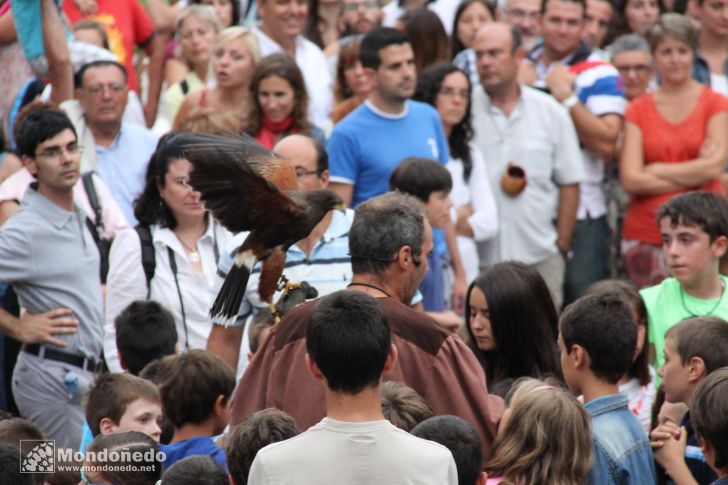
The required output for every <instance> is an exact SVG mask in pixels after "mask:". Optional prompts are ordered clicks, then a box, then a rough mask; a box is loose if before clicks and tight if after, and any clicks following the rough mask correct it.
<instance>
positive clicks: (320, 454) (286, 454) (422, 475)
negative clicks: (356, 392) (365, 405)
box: [248, 418, 458, 485]
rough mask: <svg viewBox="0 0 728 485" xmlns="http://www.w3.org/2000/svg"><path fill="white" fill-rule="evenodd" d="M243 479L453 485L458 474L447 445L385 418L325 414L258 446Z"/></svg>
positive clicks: (304, 484)
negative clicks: (303, 427)
mask: <svg viewBox="0 0 728 485" xmlns="http://www.w3.org/2000/svg"><path fill="white" fill-rule="evenodd" d="M248 483H249V484H250V485H263V484H265V485H273V484H281V485H282V484H291V483H295V484H296V485H321V484H327V483H342V484H344V483H346V484H349V485H351V484H372V485H374V484H376V485H381V484H394V483H397V484H419V485H429V484H432V485H456V484H457V483H458V474H457V469H456V468H455V460H454V459H453V457H452V453H450V450H448V449H447V448H445V447H444V446H442V445H440V444H438V443H435V442H432V441H426V440H423V439H420V438H416V437H414V436H412V435H411V434H409V433H407V432H406V431H403V430H401V429H399V428H396V427H395V426H393V425H392V424H391V423H390V422H389V421H370V422H365V423H349V422H343V421H336V420H333V419H330V418H324V419H322V420H321V421H320V422H319V423H318V424H316V425H314V426H312V427H311V428H309V429H308V431H306V432H304V433H301V434H300V435H298V436H296V437H295V438H291V439H289V440H286V441H281V442H279V443H273V444H272V445H268V446H266V447H265V448H263V449H262V450H260V451H259V452H258V454H257V455H256V457H255V460H254V461H253V465H252V467H251V469H250V475H249V476H248Z"/></svg>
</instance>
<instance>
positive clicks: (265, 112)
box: [248, 53, 323, 149]
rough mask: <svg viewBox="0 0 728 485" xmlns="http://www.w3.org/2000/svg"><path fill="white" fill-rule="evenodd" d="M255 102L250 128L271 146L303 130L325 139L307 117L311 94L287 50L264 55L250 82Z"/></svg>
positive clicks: (256, 136) (317, 137)
mask: <svg viewBox="0 0 728 485" xmlns="http://www.w3.org/2000/svg"><path fill="white" fill-rule="evenodd" d="M250 92H251V95H252V98H253V99H252V103H251V109H250V113H249V115H248V121H249V124H248V132H249V133H250V134H251V135H252V136H254V137H255V139H256V140H258V141H259V142H260V144H261V145H263V146H264V147H266V148H268V149H271V148H273V145H275V144H276V143H278V141H279V140H280V139H281V138H283V137H285V136H288V135H290V134H293V133H300V134H302V135H307V136H310V137H312V138H316V139H318V140H319V141H321V142H323V133H322V132H321V130H319V129H317V128H316V127H314V126H313V125H312V124H311V123H310V122H309V121H308V118H307V117H306V113H307V112H308V99H309V98H308V94H307V93H306V84H305V82H304V81H303V74H301V70H300V69H299V68H298V66H297V65H296V62H295V61H294V60H293V59H291V58H290V57H289V56H288V55H286V54H282V53H279V54H271V55H269V56H267V57H264V58H263V59H261V61H260V62H259V63H258V65H257V66H256V68H255V72H254V73H253V79H252V81H251V82H250Z"/></svg>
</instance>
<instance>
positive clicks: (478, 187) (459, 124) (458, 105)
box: [414, 64, 498, 281]
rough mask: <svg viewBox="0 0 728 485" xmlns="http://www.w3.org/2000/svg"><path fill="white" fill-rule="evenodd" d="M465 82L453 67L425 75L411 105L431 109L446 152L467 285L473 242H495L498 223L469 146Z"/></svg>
mask: <svg viewBox="0 0 728 485" xmlns="http://www.w3.org/2000/svg"><path fill="white" fill-rule="evenodd" d="M471 90H472V88H471V85H470V80H469V79H468V77H467V76H466V75H465V73H464V72H463V71H462V70H461V69H459V68H457V67H455V66H454V65H452V64H438V65H435V66H431V67H429V68H427V69H425V70H424V71H423V72H422V74H421V75H420V77H419V82H418V84H417V90H416V91H415V95H414V99H416V100H418V101H424V102H426V103H429V104H431V105H432V106H434V107H435V108H436V109H437V111H438V113H439V114H440V119H441V120H442V126H443V129H444V130H445V135H446V136H447V140H448V144H449V146H450V161H449V162H448V163H447V165H446V167H447V169H448V170H449V171H450V174H451V175H452V192H450V198H451V199H452V201H453V204H454V207H455V213H456V217H455V220H456V222H455V232H456V233H457V235H458V249H459V250H460V257H461V258H462V259H463V266H464V267H465V270H466V272H467V279H468V281H472V280H473V279H474V278H475V276H476V275H477V274H478V267H479V261H478V250H477V247H476V245H475V242H476V241H484V240H486V239H489V238H491V237H493V236H495V234H496V232H497V231H498V217H497V212H496V205H495V198H494V197H493V191H492V190H491V187H490V184H489V182H488V176H487V173H486V169H485V161H484V159H483V155H482V154H481V153H480V150H479V149H478V147H477V146H476V145H475V144H474V143H472V139H473V129H472V126H471V124H470V93H471Z"/></svg>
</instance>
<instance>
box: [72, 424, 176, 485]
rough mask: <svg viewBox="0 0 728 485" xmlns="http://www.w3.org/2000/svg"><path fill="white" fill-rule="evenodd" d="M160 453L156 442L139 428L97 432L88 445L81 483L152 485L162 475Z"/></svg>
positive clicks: (161, 457) (161, 456)
mask: <svg viewBox="0 0 728 485" xmlns="http://www.w3.org/2000/svg"><path fill="white" fill-rule="evenodd" d="M163 456H164V455H163V454H162V453H160V452H159V445H158V444H157V442H156V441H154V440H153V439H152V438H151V437H150V436H149V435H147V434H145V433H140V432H139V431H127V432H125V433H116V434H111V435H103V434H102V435H98V436H97V437H96V438H94V440H93V441H92V442H91V444H90V445H89V447H88V453H87V458H86V461H85V462H84V464H83V467H82V468H81V476H82V480H81V483H85V484H92V483H113V484H114V485H155V484H156V483H157V480H159V479H160V478H161V477H162V459H163ZM138 457H142V459H141V460H140V459H139V458H138ZM94 460H95V461H94Z"/></svg>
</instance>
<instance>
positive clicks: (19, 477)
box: [0, 443, 34, 485]
mask: <svg viewBox="0 0 728 485" xmlns="http://www.w3.org/2000/svg"><path fill="white" fill-rule="evenodd" d="M25 458H26V457H25V455H23V454H22V453H21V452H20V449H19V448H18V447H17V446H12V445H8V444H4V443H0V483H12V484H13V485H33V483H34V482H33V475H31V474H30V473H21V472H20V467H19V466H18V464H19V463H20V462H21V461H22V460H24V459H25Z"/></svg>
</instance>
